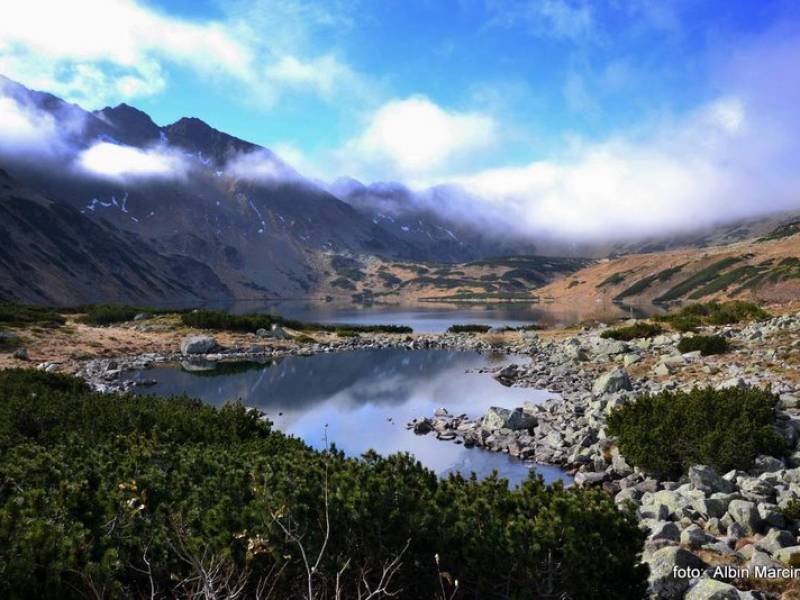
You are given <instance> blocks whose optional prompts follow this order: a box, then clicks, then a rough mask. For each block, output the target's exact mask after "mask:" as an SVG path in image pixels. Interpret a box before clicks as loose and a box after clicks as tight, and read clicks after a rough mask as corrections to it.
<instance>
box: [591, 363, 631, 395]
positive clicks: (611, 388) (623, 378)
mask: <svg viewBox="0 0 800 600" xmlns="http://www.w3.org/2000/svg"><path fill="white" fill-rule="evenodd" d="M631 389H633V387H632V386H631V380H630V378H629V377H628V373H627V372H626V371H625V369H623V368H616V369H614V370H613V371H609V372H608V373H605V374H604V375H601V376H600V377H598V378H597V379H596V380H595V382H594V385H593V386H592V393H593V394H595V395H597V396H600V395H602V394H613V393H614V392H621V391H622V390H631Z"/></svg>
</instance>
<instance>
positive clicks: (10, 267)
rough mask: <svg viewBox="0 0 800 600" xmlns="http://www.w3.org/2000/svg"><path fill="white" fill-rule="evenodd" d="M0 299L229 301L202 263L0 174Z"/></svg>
mask: <svg viewBox="0 0 800 600" xmlns="http://www.w3.org/2000/svg"><path fill="white" fill-rule="evenodd" d="M0 239H2V244H0V272H2V278H0V299H5V300H10V299H16V300H23V301H26V302H43V303H48V304H79V303H82V302H100V301H103V302H106V301H115V302H131V303H149V302H153V301H161V302H164V301H166V302H170V301H180V300H187V299H190V300H191V299H193V300H195V301H198V302H199V301H203V300H206V299H211V298H226V297H230V296H231V292H230V290H229V289H228V288H227V287H226V286H225V284H223V283H222V281H220V279H219V277H217V276H216V275H215V274H214V272H213V271H212V270H211V269H210V268H209V267H208V266H206V265H205V264H203V263H201V262H199V261H197V260H194V259H192V258H190V257H187V256H181V255H167V254H162V253H159V252H158V251H156V250H155V249H154V248H153V247H152V246H151V245H149V244H147V243H146V242H145V241H144V240H143V239H142V238H141V237H139V236H137V235H135V234H132V233H130V232H126V231H124V230H121V229H118V228H117V227H115V226H114V225H112V224H110V223H108V222H105V221H100V220H92V219H89V218H88V217H86V216H84V215H82V214H81V213H80V212H79V211H78V210H76V209H74V208H72V207H70V206H68V205H65V204H61V203H58V202H53V201H51V200H49V199H47V198H45V197H44V196H41V195H39V194H36V193H34V192H31V191H30V190H27V189H25V188H24V187H22V186H21V185H20V184H19V183H18V182H16V181H14V180H13V179H11V178H10V177H9V176H8V174H7V173H5V172H4V171H3V170H1V169H0Z"/></svg>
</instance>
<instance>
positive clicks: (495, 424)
mask: <svg viewBox="0 0 800 600" xmlns="http://www.w3.org/2000/svg"><path fill="white" fill-rule="evenodd" d="M510 416H511V411H510V410H508V409H507V408H501V407H499V406H492V407H490V408H489V410H487V411H486V414H485V415H483V427H484V429H489V430H494V429H502V428H503V427H505V426H506V423H508V418H509V417H510Z"/></svg>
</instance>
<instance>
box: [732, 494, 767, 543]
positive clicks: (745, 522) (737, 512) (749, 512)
mask: <svg viewBox="0 0 800 600" xmlns="http://www.w3.org/2000/svg"><path fill="white" fill-rule="evenodd" d="M728 514H729V515H730V516H731V517H733V520H734V521H735V522H736V523H738V524H739V525H741V526H742V527H743V528H744V530H745V532H746V533H747V535H752V534H754V533H756V532H758V530H759V529H760V527H761V516H760V515H759V514H758V507H757V506H756V505H755V503H753V502H748V501H747V500H731V503H730V504H729V505H728Z"/></svg>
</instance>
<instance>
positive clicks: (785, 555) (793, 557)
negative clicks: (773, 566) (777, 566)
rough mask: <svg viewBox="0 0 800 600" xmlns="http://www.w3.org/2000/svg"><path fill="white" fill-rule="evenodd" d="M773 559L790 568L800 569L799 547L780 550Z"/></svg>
mask: <svg viewBox="0 0 800 600" xmlns="http://www.w3.org/2000/svg"><path fill="white" fill-rule="evenodd" d="M774 556H775V558H776V559H777V560H779V561H781V562H782V563H783V564H785V565H789V566H790V567H800V546H789V547H787V548H781V549H780V550H778V551H777V552H775V554H774Z"/></svg>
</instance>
